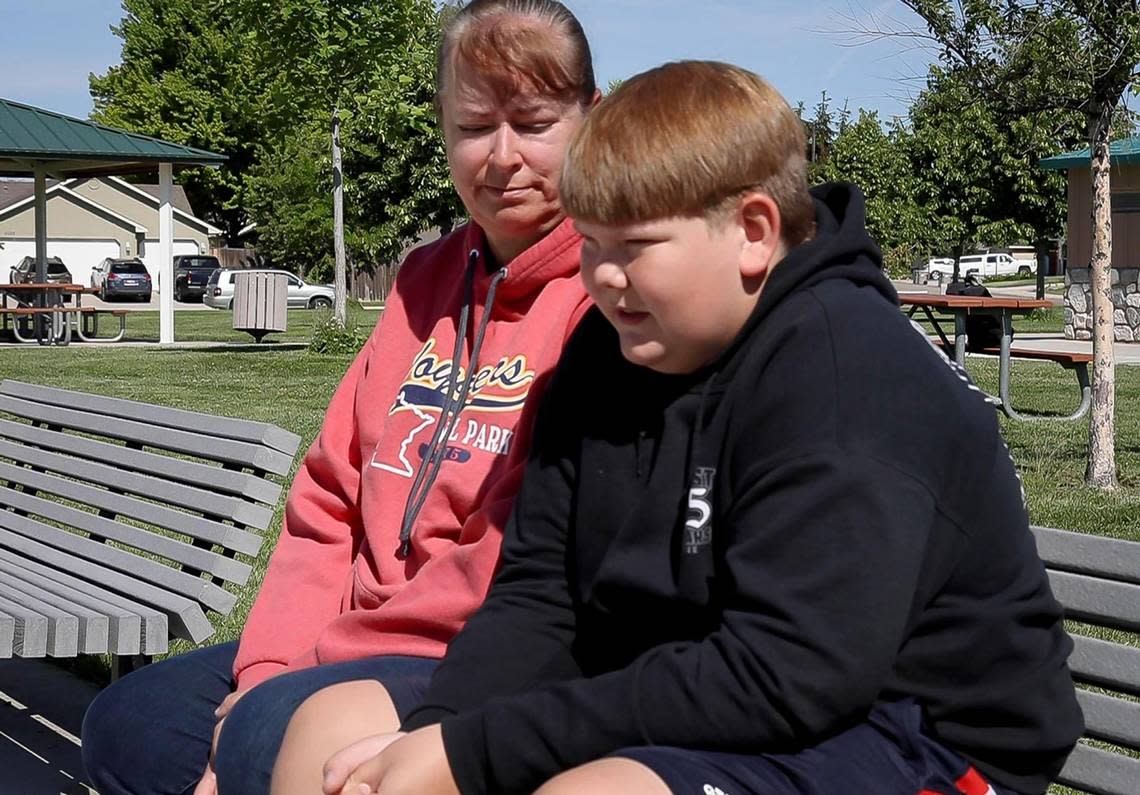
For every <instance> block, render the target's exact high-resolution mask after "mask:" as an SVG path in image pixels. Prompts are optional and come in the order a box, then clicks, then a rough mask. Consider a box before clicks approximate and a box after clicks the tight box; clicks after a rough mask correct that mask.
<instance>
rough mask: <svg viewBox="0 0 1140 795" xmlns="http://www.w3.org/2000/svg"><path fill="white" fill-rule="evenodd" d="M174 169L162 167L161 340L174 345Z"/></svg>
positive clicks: (159, 337) (159, 173)
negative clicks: (172, 199)
mask: <svg viewBox="0 0 1140 795" xmlns="http://www.w3.org/2000/svg"><path fill="white" fill-rule="evenodd" d="M173 184H174V167H173V166H172V165H171V164H170V163H160V164H159V166H158V274H157V276H158V309H159V323H158V341H159V343H160V344H162V345H171V344H173V342H174V209H173V204H172V203H171V197H172V195H173V193H174V187H173Z"/></svg>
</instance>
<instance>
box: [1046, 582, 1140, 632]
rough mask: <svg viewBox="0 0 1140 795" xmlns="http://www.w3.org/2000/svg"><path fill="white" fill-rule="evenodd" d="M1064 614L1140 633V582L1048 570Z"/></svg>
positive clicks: (1055, 594) (1054, 592)
mask: <svg viewBox="0 0 1140 795" xmlns="http://www.w3.org/2000/svg"><path fill="white" fill-rule="evenodd" d="M1047 573H1048V575H1049V585H1051V586H1052V588H1053V594H1054V596H1056V597H1057V601H1059V602H1060V603H1061V605H1062V606H1063V607H1064V608H1065V617H1066V618H1070V619H1074V620H1077V621H1085V622H1087V623H1090V624H1097V625H1099V626H1103V627H1112V628H1114V629H1126V630H1129V631H1131V632H1140V585H1131V584H1129V583H1123V582H1114V581H1111V580H1101V579H1097V578H1096V577H1089V576H1086V575H1084V574H1073V573H1072V572H1067V571H1052V570H1047Z"/></svg>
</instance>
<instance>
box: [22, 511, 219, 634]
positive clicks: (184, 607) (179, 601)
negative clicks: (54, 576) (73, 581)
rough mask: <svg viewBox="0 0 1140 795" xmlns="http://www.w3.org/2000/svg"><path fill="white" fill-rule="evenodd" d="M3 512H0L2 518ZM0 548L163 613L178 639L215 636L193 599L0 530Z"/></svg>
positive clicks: (199, 606) (200, 607)
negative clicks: (66, 572) (65, 572)
mask: <svg viewBox="0 0 1140 795" xmlns="http://www.w3.org/2000/svg"><path fill="white" fill-rule="evenodd" d="M4 513H6V512H5V511H0V516H2V515H3V514H4ZM0 547H2V548H4V549H7V550H10V551H11V552H14V553H17V554H19V555H21V556H26V557H29V558H32V559H34V560H37V561H41V562H43V563H46V564H48V565H50V566H52V567H53V568H57V569H65V570H67V571H70V572H72V573H74V574H76V575H77V576H80V577H82V578H84V579H86V580H89V581H90V582H93V583H96V584H98V585H101V586H103V587H106V588H109V589H111V590H113V591H117V592H118V593H121V594H123V595H124V596H126V597H128V598H130V599H136V600H138V601H140V602H142V603H144V604H147V605H151V606H152V607H154V608H157V609H158V610H160V611H162V612H163V613H165V614H166V617H167V621H168V622H169V630H170V632H172V633H173V634H175V635H176V636H177V637H180V638H186V639H187V640H190V641H192V642H194V643H201V642H202V641H204V640H205V639H206V638H208V637H210V635H212V634H213V633H214V628H213V626H211V625H210V621H209V619H208V618H206V614H205V613H204V612H203V611H202V606H201V605H200V604H198V602H196V601H195V600H193V599H188V598H187V597H185V596H180V595H179V594H177V593H172V592H171V591H167V590H165V589H163V588H160V587H158V586H155V585H151V584H150V583H148V582H144V581H142V580H141V579H139V578H137V577H132V576H130V575H127V574H122V573H120V572H118V571H114V570H112V569H109V568H107V567H105V566H101V565H99V564H98V563H95V562H92V561H90V560H84V559H83V558H81V557H77V556H75V555H71V554H68V553H67V552H64V551H62V550H58V549H55V548H53V547H49V546H47V545H45V544H41V543H39V542H37V541H33V540H32V539H30V538H25V537H24V536H21V535H17V534H16V533H12V532H9V531H7V530H4V529H2V528H0Z"/></svg>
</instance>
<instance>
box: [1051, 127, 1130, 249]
mask: <svg viewBox="0 0 1140 795" xmlns="http://www.w3.org/2000/svg"><path fill="white" fill-rule="evenodd" d="M1108 162H1109V167H1110V169H1111V180H1112V267H1113V268H1116V269H1120V270H1124V269H1132V268H1140V135H1137V136H1133V137H1131V138H1124V139H1121V140H1119V141H1115V142H1113V144H1112V146H1111V147H1110V148H1109V161H1108ZM1041 166H1042V167H1043V168H1046V169H1050V170H1053V171H1067V172H1068V175H1069V219H1068V229H1067V234H1066V238H1067V240H1068V249H1069V256H1068V262H1069V267H1070V268H1087V267H1088V266H1089V262H1090V261H1091V260H1092V164H1091V161H1090V159H1089V150H1088V149H1087V148H1086V149H1082V150H1080V151H1077V152H1066V153H1064V154H1060V155H1056V156H1054V157H1047V158H1045V159H1044V160H1042V161H1041Z"/></svg>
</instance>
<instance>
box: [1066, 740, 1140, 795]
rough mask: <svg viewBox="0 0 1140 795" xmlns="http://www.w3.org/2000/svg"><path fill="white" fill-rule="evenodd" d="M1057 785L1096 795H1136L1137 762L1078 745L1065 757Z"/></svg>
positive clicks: (1139, 761)
mask: <svg viewBox="0 0 1140 795" xmlns="http://www.w3.org/2000/svg"><path fill="white" fill-rule="evenodd" d="M1057 781H1058V782H1059V783H1061V784H1064V785H1065V786H1068V787H1077V788H1078V789H1082V790H1086V791H1088V792H1092V793H1095V794H1096V795H1136V782H1137V781H1140V759H1131V758H1129V757H1127V756H1121V755H1120V754H1114V753H1110V752H1108V751H1103V750H1101V749H1100V748H1093V747H1092V746H1089V745H1085V744H1084V743H1079V744H1078V745H1077V747H1076V748H1074V749H1073V753H1072V754H1070V755H1069V760H1068V761H1067V762H1065V767H1064V769H1063V770H1061V774H1060V775H1059V776H1057Z"/></svg>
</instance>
